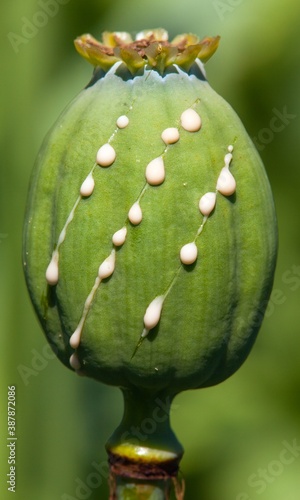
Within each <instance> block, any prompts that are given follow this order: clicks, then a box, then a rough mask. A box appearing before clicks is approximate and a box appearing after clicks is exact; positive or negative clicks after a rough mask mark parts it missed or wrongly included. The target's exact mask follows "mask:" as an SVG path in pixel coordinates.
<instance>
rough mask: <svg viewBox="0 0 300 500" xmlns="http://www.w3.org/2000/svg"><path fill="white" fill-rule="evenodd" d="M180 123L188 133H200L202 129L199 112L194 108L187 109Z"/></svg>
mask: <svg viewBox="0 0 300 500" xmlns="http://www.w3.org/2000/svg"><path fill="white" fill-rule="evenodd" d="M180 122H181V126H182V128H184V130H187V131H188V132H198V130H200V128H201V118H200V116H199V115H198V113H197V111H195V110H194V109H192V108H189V109H186V110H185V111H184V112H183V113H182V115H181V117H180Z"/></svg>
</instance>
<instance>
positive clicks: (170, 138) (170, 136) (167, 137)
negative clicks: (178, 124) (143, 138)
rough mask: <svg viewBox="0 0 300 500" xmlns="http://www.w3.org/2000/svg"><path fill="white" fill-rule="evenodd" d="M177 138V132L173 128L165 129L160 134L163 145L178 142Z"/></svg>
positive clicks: (176, 129)
mask: <svg viewBox="0 0 300 500" xmlns="http://www.w3.org/2000/svg"><path fill="white" fill-rule="evenodd" d="M179 137H180V136H179V130H178V128H175V127H170V128H166V129H165V130H164V131H163V132H162V134H161V138H162V140H163V141H164V143H165V144H174V143H175V142H177V141H178V140H179Z"/></svg>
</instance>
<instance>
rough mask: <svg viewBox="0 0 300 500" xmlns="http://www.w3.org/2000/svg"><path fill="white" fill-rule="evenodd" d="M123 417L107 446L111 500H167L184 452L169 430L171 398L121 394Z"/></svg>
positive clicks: (144, 393) (178, 493)
mask: <svg viewBox="0 0 300 500" xmlns="http://www.w3.org/2000/svg"><path fill="white" fill-rule="evenodd" d="M123 395H124V415H123V419H122V421H121V423H120V425H119V427H118V428H117V429H116V430H115V432H114V433H113V435H112V436H111V438H110V439H109V440H108V442H107V444H106V449H107V452H108V456H109V464H110V478H111V480H110V500H169V499H170V494H171V490H172V487H173V485H174V488H175V495H176V499H177V500H182V499H183V495H184V491H183V490H182V488H181V486H180V484H179V482H178V480H177V474H178V469H179V462H180V459H181V457H182V454H183V448H182V446H181V445H180V443H179V442H178V440H177V438H176V436H175V434H174V433H173V431H172V429H171V427H170V406H171V402H172V397H171V396H170V395H166V394H162V393H160V394H157V393H151V392H148V391H138V390H135V389H132V390H130V391H129V390H127V389H126V390H125V389H124V390H123Z"/></svg>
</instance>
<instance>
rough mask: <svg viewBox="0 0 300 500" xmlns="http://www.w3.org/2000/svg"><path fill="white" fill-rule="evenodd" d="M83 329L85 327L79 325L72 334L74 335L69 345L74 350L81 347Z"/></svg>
mask: <svg viewBox="0 0 300 500" xmlns="http://www.w3.org/2000/svg"><path fill="white" fill-rule="evenodd" d="M82 327H83V324H81V323H79V325H78V326H77V328H76V330H75V332H74V333H72V335H71V337H70V340H69V344H70V346H71V347H73V349H77V348H78V347H79V344H80V338H81V332H82Z"/></svg>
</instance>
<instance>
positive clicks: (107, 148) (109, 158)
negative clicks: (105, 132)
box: [96, 143, 116, 167]
mask: <svg viewBox="0 0 300 500" xmlns="http://www.w3.org/2000/svg"><path fill="white" fill-rule="evenodd" d="M115 159H116V152H115V150H114V148H113V147H112V146H111V145H110V144H108V143H107V144H104V145H103V146H101V148H100V149H99V150H98V152H97V156H96V162H97V163H98V165H100V166H101V167H109V166H110V165H112V164H113V162H114V161H115Z"/></svg>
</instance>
